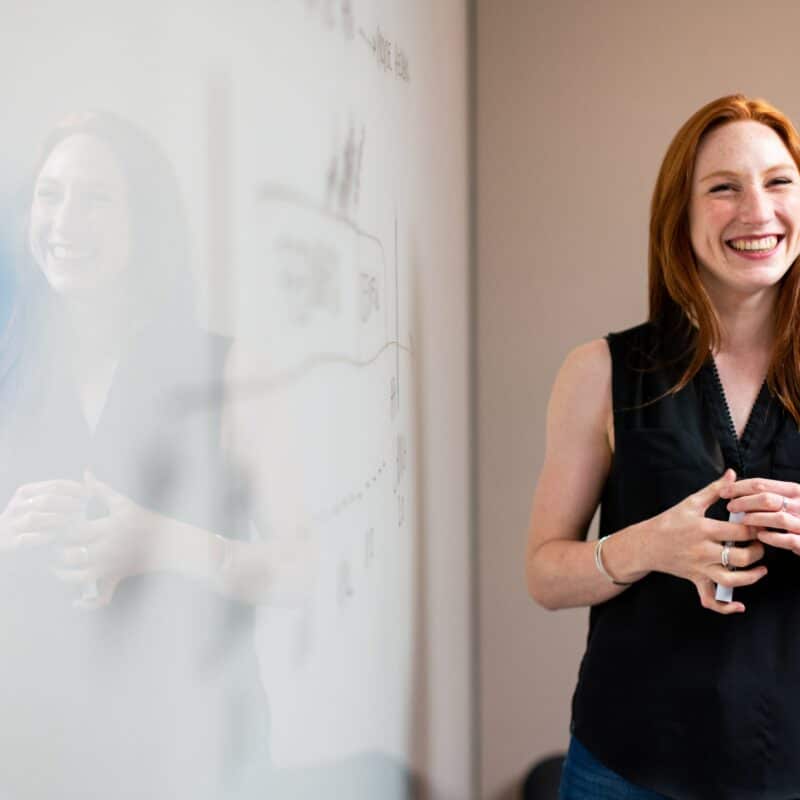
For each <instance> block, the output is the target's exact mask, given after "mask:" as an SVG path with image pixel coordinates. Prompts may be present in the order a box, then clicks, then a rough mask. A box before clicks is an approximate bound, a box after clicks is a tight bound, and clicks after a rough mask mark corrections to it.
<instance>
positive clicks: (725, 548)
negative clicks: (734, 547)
mask: <svg viewBox="0 0 800 800" xmlns="http://www.w3.org/2000/svg"><path fill="white" fill-rule="evenodd" d="M730 555H731V546H730V545H729V544H724V545H722V566H723V567H725V569H730Z"/></svg>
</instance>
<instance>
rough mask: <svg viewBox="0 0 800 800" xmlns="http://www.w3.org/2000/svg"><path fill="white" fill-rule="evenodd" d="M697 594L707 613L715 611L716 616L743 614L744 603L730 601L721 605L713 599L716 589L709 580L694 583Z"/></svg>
mask: <svg viewBox="0 0 800 800" xmlns="http://www.w3.org/2000/svg"><path fill="white" fill-rule="evenodd" d="M695 587H696V588H697V594H698V595H699V596H700V604H701V605H702V606H703V608H707V609H708V610H709V611H716V612H717V613H718V614H741V613H743V612H744V603H740V602H739V601H732V602H730V603H723V602H721V601H720V600H717V599H716V598H715V597H714V593H715V591H716V587H715V586H714V582H713V581H710V580H699V581H697V582H696V583H695Z"/></svg>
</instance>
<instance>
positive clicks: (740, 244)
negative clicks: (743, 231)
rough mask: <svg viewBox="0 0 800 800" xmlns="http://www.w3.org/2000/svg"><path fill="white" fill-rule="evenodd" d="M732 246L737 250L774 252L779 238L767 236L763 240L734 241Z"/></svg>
mask: <svg viewBox="0 0 800 800" xmlns="http://www.w3.org/2000/svg"><path fill="white" fill-rule="evenodd" d="M730 244H731V247H733V248H734V249H736V250H772V249H773V248H774V247H775V245H777V244H778V237H777V236H765V237H764V238H763V239H739V241H732V242H731V243H730Z"/></svg>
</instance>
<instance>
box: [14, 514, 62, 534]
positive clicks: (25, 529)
mask: <svg viewBox="0 0 800 800" xmlns="http://www.w3.org/2000/svg"><path fill="white" fill-rule="evenodd" d="M12 524H13V527H14V529H15V530H16V531H17V532H19V533H36V532H40V531H51V532H53V533H55V532H58V531H59V530H65V529H66V528H67V527H68V526H69V525H70V524H71V523H70V520H68V519H66V518H65V517H64V515H63V514H50V513H40V512H38V511H28V512H26V513H24V514H21V515H19V516H16V517H14V518H13V523H12Z"/></svg>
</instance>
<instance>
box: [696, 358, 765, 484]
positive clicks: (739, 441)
mask: <svg viewBox="0 0 800 800" xmlns="http://www.w3.org/2000/svg"><path fill="white" fill-rule="evenodd" d="M708 358H709V362H710V368H711V369H710V372H711V376H712V382H713V384H714V387H715V389H716V400H717V404H716V405H717V410H718V412H719V416H720V417H721V419H720V422H721V423H722V424H721V425H720V428H721V429H722V431H724V432H725V439H724V441H723V442H720V445H721V446H723V449H727V450H728V453H729V454H730V455H732V456H734V459H733V460H734V461H735V462H736V467H737V472H738V473H739V474H740V475H741V474H743V473H744V472H745V468H746V461H745V458H746V456H747V453H748V451H749V449H750V444H751V443H752V441H753V440H754V438H755V437H756V435H757V433H758V430H759V429H760V427H761V425H762V423H763V421H764V419H765V417H766V407H767V405H768V403H769V389H768V387H767V379H766V378H764V380H763V382H762V383H761V388H760V389H759V390H758V394H757V395H756V399H755V402H754V403H753V407H752V408H751V409H750V413H749V415H748V417H747V421H746V422H745V425H744V428H743V429H742V435H741V437H739V436H737V434H736V426H735V425H734V423H733V415H732V414H731V408H730V405H729V403H728V398H727V396H726V395H725V387H724V386H723V385H722V378H721V377H720V374H719V370H718V369H717V362H716V361H715V360H714V356H713V355H712V354H710V353H709V356H708ZM726 444H727V448H726V447H725V445H726Z"/></svg>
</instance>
